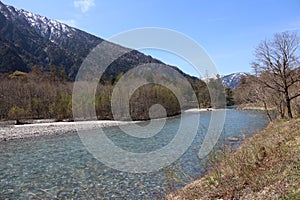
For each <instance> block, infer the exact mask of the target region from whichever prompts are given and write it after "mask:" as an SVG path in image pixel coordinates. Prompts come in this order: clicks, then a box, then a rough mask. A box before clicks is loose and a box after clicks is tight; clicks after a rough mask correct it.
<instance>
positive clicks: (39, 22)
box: [0, 2, 77, 42]
mask: <svg viewBox="0 0 300 200" xmlns="http://www.w3.org/2000/svg"><path fill="white" fill-rule="evenodd" d="M0 12H1V13H2V14H3V15H4V16H5V17H6V18H7V19H10V20H12V21H15V20H20V19H21V20H22V21H24V22H26V23H27V24H29V25H30V26H31V27H33V28H34V29H35V30H36V31H37V33H39V34H40V35H41V36H42V37H45V38H47V39H49V40H50V41H53V42H58V40H60V39H63V38H65V37H72V36H73V35H74V34H75V33H76V31H77V30H76V29H75V28H72V27H70V26H68V25H66V24H64V23H61V22H58V21H56V20H52V19H48V18H47V17H44V16H40V15H37V14H33V13H31V12H28V11H26V10H23V9H17V8H14V7H12V6H6V5H4V4H2V3H1V2H0Z"/></svg>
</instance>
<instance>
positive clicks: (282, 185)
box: [167, 118, 300, 200]
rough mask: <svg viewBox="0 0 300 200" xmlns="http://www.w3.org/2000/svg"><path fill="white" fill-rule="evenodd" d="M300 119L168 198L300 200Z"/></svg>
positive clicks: (251, 142)
mask: <svg viewBox="0 0 300 200" xmlns="http://www.w3.org/2000/svg"><path fill="white" fill-rule="evenodd" d="M299 146H300V119H299V118H298V119H294V120H291V121H283V120H281V121H277V122H273V123H271V124H270V125H269V126H268V127H267V128H266V129H265V130H263V131H261V132H259V133H257V134H256V135H255V136H253V137H251V138H248V139H246V141H245V143H244V144H242V146H241V147H240V148H239V149H238V150H237V151H236V152H235V153H234V154H230V153H228V152H227V153H226V152H225V153H224V152H223V154H222V155H221V158H222V162H221V164H217V165H216V166H215V167H213V169H212V170H211V171H210V172H209V173H208V174H207V175H206V176H204V177H203V178H201V179H199V180H197V181H195V182H193V183H191V184H189V185H188V186H186V187H185V188H183V189H182V190H179V191H176V192H173V193H172V194H170V195H169V196H168V198H167V199H177V200H179V199H186V200H187V199H299V198H300V190H299V188H300V176H299V169H300V159H299V154H300V148H299Z"/></svg>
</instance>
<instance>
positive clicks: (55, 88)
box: [0, 66, 233, 121]
mask: <svg viewBox="0 0 300 200" xmlns="http://www.w3.org/2000/svg"><path fill="white" fill-rule="evenodd" d="M122 76H123V73H120V74H119V75H118V76H116V77H114V78H111V79H100V81H99V85H98V87H97V91H96V94H95V111H96V114H97V119H114V118H113V115H112V111H111V110H112V109H111V97H112V93H113V90H114V87H115V85H116V83H117V82H118V79H120V77H122ZM155 76H156V77H150V79H153V78H154V79H160V78H161V76H160V75H159V74H156V75H155ZM146 78H148V79H149V77H146ZM179 81H180V80H179ZM188 81H189V82H190V83H191V86H192V88H193V91H194V92H195V95H196V97H197V100H198V103H197V105H198V107H200V108H208V107H217V106H219V105H213V104H212V103H211V98H210V93H211V94H213V95H211V96H217V95H218V94H217V93H218V91H219V88H220V87H222V85H221V81H220V77H219V76H218V78H217V79H211V80H210V81H208V82H207V83H205V82H203V81H201V80H200V79H193V80H191V79H188ZM170 84H171V83H170ZM73 85H74V82H72V81H70V80H68V77H67V76H66V73H65V71H64V68H63V67H56V66H51V67H50V70H49V71H48V72H44V71H42V67H40V66H33V67H32V69H31V71H30V72H22V71H15V72H14V73H10V74H2V75H1V77H0V94H1V98H0V117H1V119H2V120H17V121H19V120H24V119H56V120H57V121H61V120H73V114H72V90H73ZM208 86H209V88H210V92H209V90H208ZM172 87H173V88H175V87H176V86H175V85H173V86H172ZM224 92H225V91H224ZM214 93H215V94H214ZM226 93H227V104H228V105H232V104H233V99H232V91H231V90H230V89H226ZM219 95H223V96H224V95H225V94H224V93H223V92H222V94H219ZM184 98H186V99H187V101H188V99H189V94H186V95H185V97H184ZM87 101H89V100H87ZM87 101H86V102H85V103H87ZM121 101H122V99H121ZM82 104H84V102H83V103H82ZM154 104H160V105H162V106H163V107H164V108H165V110H166V114H167V116H174V115H178V114H180V113H181V111H182V110H183V109H188V108H190V107H189V105H185V107H184V108H181V107H180V105H179V102H178V100H177V98H176V96H175V95H174V93H173V92H172V91H171V90H170V89H168V88H167V87H164V86H162V85H158V84H153V83H152V84H147V85H144V86H142V87H140V88H138V89H137V90H136V91H135V92H134V93H133V94H132V96H131V97H130V102H129V108H130V115H131V118H132V119H133V120H147V119H149V108H150V107H151V106H152V105H154ZM77 106H79V107H83V106H84V105H77Z"/></svg>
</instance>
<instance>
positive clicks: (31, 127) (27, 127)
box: [0, 108, 214, 142]
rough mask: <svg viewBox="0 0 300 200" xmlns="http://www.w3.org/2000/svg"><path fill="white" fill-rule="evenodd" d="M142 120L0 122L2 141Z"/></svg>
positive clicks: (191, 110)
mask: <svg viewBox="0 0 300 200" xmlns="http://www.w3.org/2000/svg"><path fill="white" fill-rule="evenodd" d="M213 110H214V109H211V108H205V109H198V108H195V109H189V110H185V111H184V112H185V113H192V112H203V111H213ZM139 122H140V121H114V120H97V121H80V122H71V121H63V122H55V119H40V120H22V121H21V124H20V125H16V122H15V120H9V121H1V122H0V142H1V141H8V140H14V139H23V138H29V137H37V136H45V135H60V134H64V133H69V132H75V131H77V130H87V129H95V128H99V127H101V128H103V127H111V126H119V125H126V124H128V123H139Z"/></svg>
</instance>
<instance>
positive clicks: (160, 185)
mask: <svg viewBox="0 0 300 200" xmlns="http://www.w3.org/2000/svg"><path fill="white" fill-rule="evenodd" d="M226 112H227V113H226V121H225V125H224V129H223V134H222V136H221V137H220V139H219V141H220V142H221V143H222V142H225V143H227V144H231V145H232V146H233V147H237V146H238V145H239V142H230V141H228V137H238V138H241V139H242V138H244V137H248V136H251V134H253V133H254V132H256V131H258V130H260V129H262V128H263V127H265V126H266V125H267V123H268V121H267V118H266V116H265V113H264V112H263V111H239V110H227V111H226ZM210 116H211V112H201V117H200V126H199V129H198V133H197V135H196V137H195V139H194V141H193V143H192V145H191V146H190V147H189V149H188V150H187V151H186V152H185V153H184V155H183V156H181V157H180V159H178V160H177V161H176V162H175V163H173V164H172V165H171V166H169V167H166V168H163V169H161V170H159V171H156V172H152V173H138V174H136V173H127V172H122V171H118V170H115V169H111V168H109V167H107V166H105V165H104V164H102V163H101V162H99V161H98V160H97V159H95V158H94V157H93V156H92V155H91V154H90V153H89V152H88V151H87V150H86V148H85V146H84V145H83V144H82V142H81V140H80V138H79V136H78V135H77V133H68V134H64V135H53V136H42V137H36V138H31V139H23V140H16V141H8V142H2V143H0V146H1V148H0V163H1V164H0V199H5V198H9V199H38V198H40V199H54V198H58V199H72V198H73V199H161V198H163V196H164V195H165V194H166V193H167V192H169V191H170V190H172V189H174V188H179V187H182V186H183V185H184V184H187V183H189V182H191V181H193V180H194V179H196V178H197V177H199V176H201V174H203V172H204V168H203V166H205V162H206V161H205V159H203V160H201V161H200V160H199V159H198V158H197V155H196V152H197V150H199V147H200V145H201V142H202V140H203V137H204V135H205V133H206V129H207V127H208V124H209V121H210ZM183 117H185V118H188V120H191V121H192V120H193V119H194V114H192V113H190V114H185V115H184V116H183ZM180 120H181V118H180V117H174V118H170V119H168V120H167V122H166V124H165V126H164V128H163V130H162V131H161V132H160V133H159V134H156V135H155V136H153V137H151V138H145V139H142V138H134V137H131V136H128V135H126V134H125V133H123V132H122V131H121V130H120V129H119V128H118V127H110V128H105V134H106V136H107V137H108V138H110V139H111V140H112V141H113V142H114V143H115V144H116V145H118V146H120V147H122V148H123V149H125V150H127V151H132V152H138V153H141V152H150V151H153V150H155V149H158V148H162V147H164V146H165V145H167V144H168V143H169V142H170V141H171V140H172V138H173V137H174V135H175V134H176V131H177V129H178V126H179V123H180ZM124 164H125V165H126V163H124ZM175 179H176V180H175Z"/></svg>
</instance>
